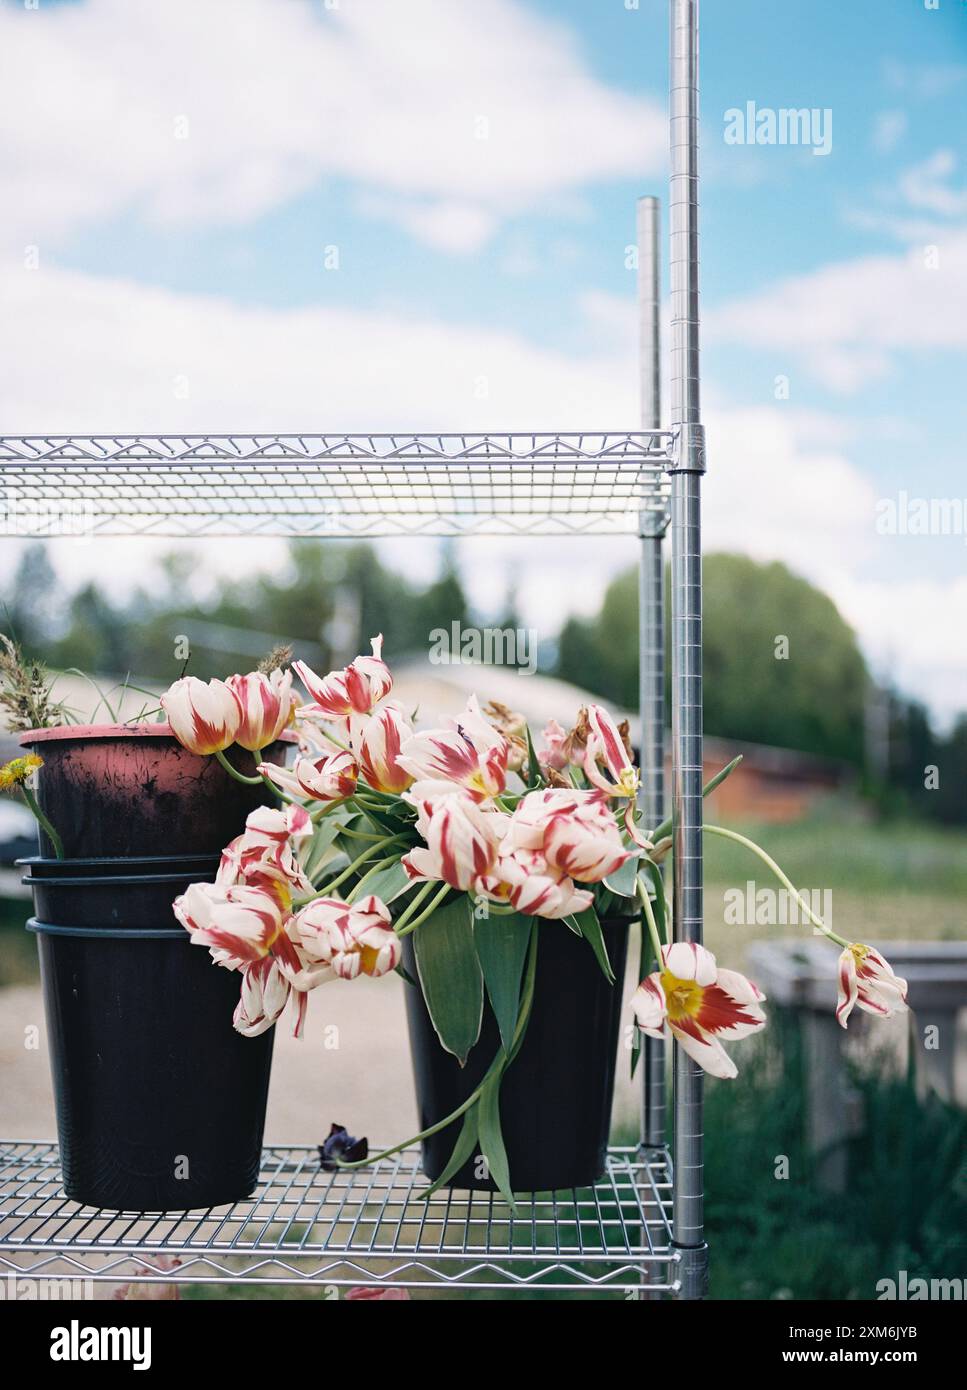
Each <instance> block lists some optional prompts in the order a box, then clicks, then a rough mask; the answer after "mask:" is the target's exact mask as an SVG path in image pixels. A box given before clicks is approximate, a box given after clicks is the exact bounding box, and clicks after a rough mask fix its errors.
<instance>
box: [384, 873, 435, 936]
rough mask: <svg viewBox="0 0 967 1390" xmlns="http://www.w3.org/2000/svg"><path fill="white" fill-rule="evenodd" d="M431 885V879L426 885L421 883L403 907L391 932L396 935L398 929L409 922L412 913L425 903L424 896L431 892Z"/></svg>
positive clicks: (432, 881)
mask: <svg viewBox="0 0 967 1390" xmlns="http://www.w3.org/2000/svg"><path fill="white" fill-rule="evenodd" d="M433 883H434V880H433V879H430V880H429V882H427V883H422V884H421V885H420V887H419V888H418V890H417V891H416V893H414V895H413V897H412V898H411V899H410V901H409V902H408V903H407V904H406V906H405V907H404V909H403V911H402V912H401V913H400V915H399V917H398V918H397V919H396V921H395V922H394V923H393V930H394V931H395V932H396V933H397V934H399V929H400V927H402V926H405V925H406V923H407V922H408V921H409V920H410V918H411V917H412V916H413V913H414V912H415V911H416V909H417V908H418V907H419V906H420V904H421V903H422V902H425V901H426V895H427V893H429V892H430V891H431V889H432V888H433Z"/></svg>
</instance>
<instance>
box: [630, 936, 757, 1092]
mask: <svg viewBox="0 0 967 1390" xmlns="http://www.w3.org/2000/svg"><path fill="white" fill-rule="evenodd" d="M764 999H765V995H764V994H763V993H762V991H761V990H760V989H759V988H758V986H757V985H754V984H753V983H752V981H751V980H747V979H746V978H745V976H744V975H740V974H739V973H738V972H737V971H735V970H722V969H720V968H719V966H718V965H717V964H716V960H715V957H714V956H713V955H712V953H711V951H706V950H705V948H704V947H703V946H697V945H695V944H694V943H692V942H685V941H676V942H675V943H674V944H673V945H671V946H663V947H662V968H661V970H660V971H656V972H655V973H654V974H653V975H649V976H648V977H647V979H644V980H642V982H641V984H640V985H639V986H638V988H637V989H636V990H635V992H634V994H633V995H632V998H631V1007H632V1010H633V1012H634V1015H635V1018H636V1020H637V1023H638V1027H639V1028H640V1029H641V1030H642V1032H643V1033H647V1034H649V1035H650V1036H651V1037H657V1038H660V1037H661V1036H662V1034H663V1031H664V1025H665V1023H667V1024H668V1027H669V1029H670V1030H671V1032H672V1035H673V1036H674V1037H675V1038H676V1039H677V1041H678V1042H679V1043H680V1044H681V1046H682V1047H683V1048H684V1049H685V1051H686V1052H687V1053H688V1055H689V1056H690V1057H691V1058H692V1059H693V1061H695V1062H697V1063H698V1064H699V1066H700V1067H702V1068H703V1069H704V1070H705V1071H707V1072H709V1073H710V1074H711V1075H712V1076H718V1077H722V1078H724V1079H731V1078H732V1077H734V1076H736V1075H737V1069H736V1065H735V1063H734V1062H733V1061H732V1058H731V1057H730V1056H729V1055H728V1053H727V1052H726V1051H725V1048H724V1047H723V1046H722V1044H723V1042H734V1041H736V1040H737V1039H739V1038H745V1037H748V1036H749V1034H750V1033H756V1032H758V1030H759V1029H760V1028H763V1027H765V1022H766V1017H765V1014H764V1013H763V1011H762V1009H761V1007H760V1005H761V1004H762V1002H763V1000H764Z"/></svg>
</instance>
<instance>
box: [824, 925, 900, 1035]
mask: <svg viewBox="0 0 967 1390" xmlns="http://www.w3.org/2000/svg"><path fill="white" fill-rule="evenodd" d="M854 1005H858V1006H859V1007H860V1008H861V1009H864V1010H865V1011H866V1012H867V1013H870V1014H878V1015H879V1017H880V1018H888V1017H889V1016H890V1014H895V1013H903V1012H904V1011H905V1010H906V1007H907V982H906V980H904V979H901V977H900V976H899V975H896V974H894V972H893V968H892V966H891V965H889V964H888V962H887V961H886V960H884V958H883V957H882V956H881V955H880V953H879V951H876V950H874V949H873V947H872V946H864V945H863V944H862V943H861V942H859V941H854V942H852V943H851V944H850V945H849V946H847V947H846V949H845V950H844V951H843V953H842V955H841V956H840V958H839V999H838V1001H837V1004H836V1021H837V1023H839V1024H840V1025H841V1026H842V1027H843V1028H845V1027H846V1024H847V1021H848V1019H849V1016H850V1014H851V1013H852V1012H853V1007H854Z"/></svg>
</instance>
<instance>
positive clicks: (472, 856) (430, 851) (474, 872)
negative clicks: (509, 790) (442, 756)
mask: <svg viewBox="0 0 967 1390" xmlns="http://www.w3.org/2000/svg"><path fill="white" fill-rule="evenodd" d="M405 799H406V800H407V801H412V800H413V796H412V793H410V792H408V793H407V794H406V798H405ZM414 804H415V805H416V807H417V810H418V812H419V814H418V816H417V822H416V828H417V830H418V831H419V833H420V834H421V835H422V836H423V839H424V840H425V841H426V845H427V847H426V849H424V848H423V847H422V846H420V847H418V848H417V849H411V850H410V852H409V854H405V855H404V856H403V858H402V860H401V863H402V865H403V868H404V870H405V871H406V873H407V874H408V875H409V877H410V878H411V879H442V880H443V882H444V883H448V884H449V885H450V887H451V888H456V889H458V890H459V891H461V892H465V893H466V892H471V891H476V884H477V880H478V879H480V878H482V877H484V876H485V875H487V874H491V873H492V872H493V870H494V866H495V864H496V863H497V855H498V852H499V850H500V842H501V840H502V838H503V836H504V834H505V832H506V829H507V826H508V825H509V824H510V817H509V816H507V815H505V814H504V813H503V812H502V811H495V810H490V809H488V808H487V807H485V806H481V805H479V804H478V803H477V802H476V801H475V800H474V798H473V797H472V796H471V795H468V794H467V793H466V792H454V791H452V790H451V794H450V795H449V796H433V797H430V798H427V799H424V800H422V801H414Z"/></svg>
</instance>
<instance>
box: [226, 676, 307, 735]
mask: <svg viewBox="0 0 967 1390" xmlns="http://www.w3.org/2000/svg"><path fill="white" fill-rule="evenodd" d="M226 684H227V685H228V687H229V689H230V690H231V691H232V692H233V694H234V695H235V696H236V698H237V699H238V703H239V708H240V709H241V712H242V718H241V722H240V723H239V726H238V729H237V731H236V733H235V742H236V743H239V744H241V746H242V747H243V748H248V749H249V751H250V752H252V753H257V752H259V750H260V749H262V748H267V747H268V746H269V744H270V743H274V742H275V740H276V739H277V738H278V737H279V735H280V734H281V732H282V730H283V729H285V728H286V727H287V726H288V724H289V723H290V721H291V719H292V713H293V710H294V708H295V696H294V695H293V693H292V672H291V671H284V672H283V671H273V672H272V674H271V675H265V674H264V672H262V671H251V672H250V673H249V674H248V675H247V676H229V678H228V680H227V682H226Z"/></svg>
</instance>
